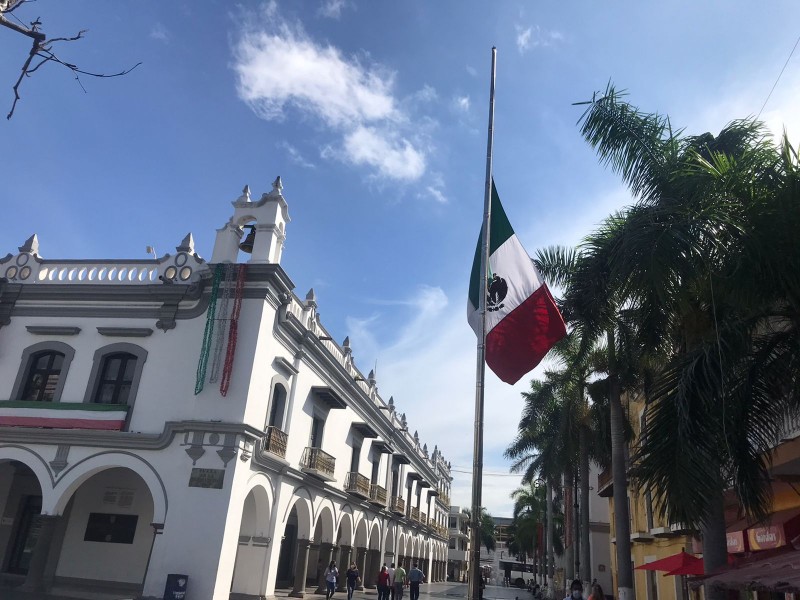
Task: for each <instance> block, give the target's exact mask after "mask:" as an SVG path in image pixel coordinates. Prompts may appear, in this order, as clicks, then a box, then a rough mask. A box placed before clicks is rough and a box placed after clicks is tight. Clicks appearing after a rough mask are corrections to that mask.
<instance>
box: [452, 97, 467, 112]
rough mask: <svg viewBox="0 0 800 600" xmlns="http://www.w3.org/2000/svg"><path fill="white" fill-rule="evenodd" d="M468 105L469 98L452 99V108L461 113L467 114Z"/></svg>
mask: <svg viewBox="0 0 800 600" xmlns="http://www.w3.org/2000/svg"><path fill="white" fill-rule="evenodd" d="M470 104H471V103H470V99H469V96H456V97H455V98H453V106H454V107H455V108H456V109H457V110H460V111H461V112H465V113H466V112H469V107H470Z"/></svg>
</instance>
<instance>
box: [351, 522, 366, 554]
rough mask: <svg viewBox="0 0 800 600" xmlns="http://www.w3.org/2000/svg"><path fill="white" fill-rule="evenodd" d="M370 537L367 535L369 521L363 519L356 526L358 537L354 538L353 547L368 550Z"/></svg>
mask: <svg viewBox="0 0 800 600" xmlns="http://www.w3.org/2000/svg"><path fill="white" fill-rule="evenodd" d="M368 541H369V536H368V534H367V520H366V519H365V518H363V517H362V518H361V520H359V522H358V524H357V525H356V535H355V537H354V541H353V545H354V546H355V547H357V548H366V547H367V542H368Z"/></svg>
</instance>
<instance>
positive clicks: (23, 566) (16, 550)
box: [7, 496, 42, 575]
mask: <svg viewBox="0 0 800 600" xmlns="http://www.w3.org/2000/svg"><path fill="white" fill-rule="evenodd" d="M41 512H42V497H41V496H25V497H24V498H23V501H22V503H21V506H20V509H19V514H18V517H17V518H16V519H15V521H16V522H17V524H18V526H17V531H16V534H15V535H14V537H13V541H12V546H11V552H10V553H9V554H10V556H9V561H8V569H7V570H8V572H9V573H17V574H20V575H27V573H28V566H29V565H30V562H31V556H32V555H33V549H34V548H35V547H36V542H37V540H38V539H39V530H40V529H41V526H42V519H41Z"/></svg>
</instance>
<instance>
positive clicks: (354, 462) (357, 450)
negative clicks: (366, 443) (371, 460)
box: [350, 444, 361, 473]
mask: <svg viewBox="0 0 800 600" xmlns="http://www.w3.org/2000/svg"><path fill="white" fill-rule="evenodd" d="M360 461H361V444H358V445H357V446H356V445H354V446H353V454H352V455H351V456H350V471H352V472H353V473H358V463H359V462H360Z"/></svg>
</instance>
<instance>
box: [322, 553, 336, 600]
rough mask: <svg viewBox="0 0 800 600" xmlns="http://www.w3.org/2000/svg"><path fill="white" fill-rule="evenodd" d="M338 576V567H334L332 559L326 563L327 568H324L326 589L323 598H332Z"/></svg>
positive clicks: (327, 599)
mask: <svg viewBox="0 0 800 600" xmlns="http://www.w3.org/2000/svg"><path fill="white" fill-rule="evenodd" d="M338 578H339V569H337V568H336V561H335V560H332V561H331V564H329V565H328V568H327V569H325V584H326V585H327V588H328V589H327V590H325V600H330V599H331V598H333V593H334V592H335V591H336V580H337V579H338Z"/></svg>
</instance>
